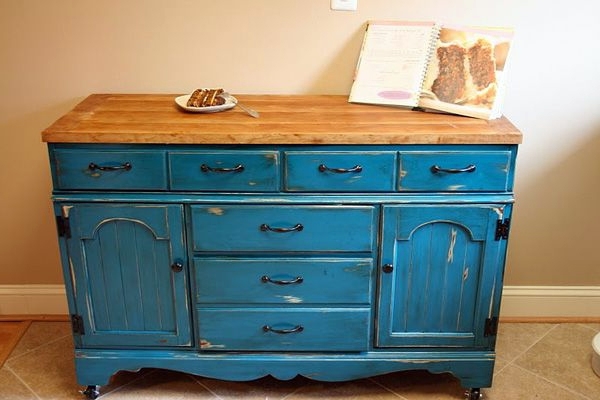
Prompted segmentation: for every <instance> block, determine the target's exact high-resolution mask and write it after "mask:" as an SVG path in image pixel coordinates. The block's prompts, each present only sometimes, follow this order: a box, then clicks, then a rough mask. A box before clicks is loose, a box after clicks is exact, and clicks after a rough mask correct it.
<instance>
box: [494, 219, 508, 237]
mask: <svg viewBox="0 0 600 400" xmlns="http://www.w3.org/2000/svg"><path fill="white" fill-rule="evenodd" d="M509 230H510V218H505V219H504V221H503V220H501V219H499V220H497V221H496V236H495V239H496V240H500V239H504V240H507V239H508V231H509Z"/></svg>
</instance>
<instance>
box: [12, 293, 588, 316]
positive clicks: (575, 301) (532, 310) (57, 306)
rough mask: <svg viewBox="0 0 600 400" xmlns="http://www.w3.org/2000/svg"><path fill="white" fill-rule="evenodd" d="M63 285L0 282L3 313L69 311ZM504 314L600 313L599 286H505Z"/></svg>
mask: <svg viewBox="0 0 600 400" xmlns="http://www.w3.org/2000/svg"><path fill="white" fill-rule="evenodd" d="M68 313H69V311H68V307H67V299H66V294H65V287H64V286H63V285H0V315H15V314H25V315H26V314H38V315H39V314H50V315H54V314H62V315H66V314H68ZM500 315H501V316H502V317H595V318H598V317H600V286H505V287H504V291H503V298H502V309H501V312H500Z"/></svg>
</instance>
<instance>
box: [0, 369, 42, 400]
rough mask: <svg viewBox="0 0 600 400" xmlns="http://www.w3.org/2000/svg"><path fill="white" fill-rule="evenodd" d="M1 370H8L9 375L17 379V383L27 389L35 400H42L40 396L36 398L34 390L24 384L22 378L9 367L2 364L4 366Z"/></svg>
mask: <svg viewBox="0 0 600 400" xmlns="http://www.w3.org/2000/svg"><path fill="white" fill-rule="evenodd" d="M2 369H6V370H8V371H9V372H10V373H11V374H13V375H14V376H15V378H17V380H18V381H19V382H21V383H22V384H23V385H24V386H25V387H26V388H27V390H29V391H30V392H31V394H33V395H34V396H35V398H36V399H39V400H42V398H41V397H40V396H38V394H37V393H36V392H35V390H33V388H32V387H31V386H29V385H28V384H27V382H25V381H24V380H23V378H21V377H20V376H19V374H17V373H16V372H15V371H14V370H13V369H12V368H11V367H10V366H9V365H6V364H4V366H3V367H2Z"/></svg>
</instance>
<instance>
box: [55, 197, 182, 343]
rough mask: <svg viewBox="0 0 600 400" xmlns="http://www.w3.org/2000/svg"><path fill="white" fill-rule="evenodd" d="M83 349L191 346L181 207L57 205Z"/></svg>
mask: <svg viewBox="0 0 600 400" xmlns="http://www.w3.org/2000/svg"><path fill="white" fill-rule="evenodd" d="M63 213H64V214H67V215H68V220H69V224H70V227H71V233H72V237H71V238H69V239H68V240H67V242H68V249H69V254H70V259H71V268H72V271H71V273H72V275H73V281H74V290H75V291H76V292H77V296H76V299H77V304H76V306H77V312H78V314H79V315H80V316H81V318H82V322H83V327H84V333H83V334H82V335H81V336H80V340H81V343H82V344H83V345H84V346H128V347H131V346H140V347H146V346H186V345H190V343H191V335H190V321H189V315H190V313H189V305H188V295H187V283H186V281H187V278H186V275H187V274H186V271H187V262H186V253H185V243H184V237H183V227H182V221H183V211H182V206H179V205H144V204H137V205H119V204H114V205H107V204H77V205H70V206H63Z"/></svg>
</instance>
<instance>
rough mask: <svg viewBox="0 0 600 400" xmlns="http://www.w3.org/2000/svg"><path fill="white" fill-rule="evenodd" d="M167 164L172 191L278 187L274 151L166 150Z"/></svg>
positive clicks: (260, 189)
mask: <svg viewBox="0 0 600 400" xmlns="http://www.w3.org/2000/svg"><path fill="white" fill-rule="evenodd" d="M169 166H170V171H171V172H170V173H171V189H173V190H198V191H235V192H273V191H277V190H279V153H278V152H277V151H190V152H183V151H177V152H170V153H169Z"/></svg>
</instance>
